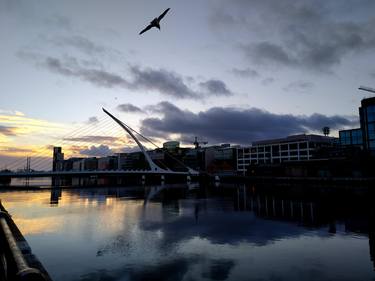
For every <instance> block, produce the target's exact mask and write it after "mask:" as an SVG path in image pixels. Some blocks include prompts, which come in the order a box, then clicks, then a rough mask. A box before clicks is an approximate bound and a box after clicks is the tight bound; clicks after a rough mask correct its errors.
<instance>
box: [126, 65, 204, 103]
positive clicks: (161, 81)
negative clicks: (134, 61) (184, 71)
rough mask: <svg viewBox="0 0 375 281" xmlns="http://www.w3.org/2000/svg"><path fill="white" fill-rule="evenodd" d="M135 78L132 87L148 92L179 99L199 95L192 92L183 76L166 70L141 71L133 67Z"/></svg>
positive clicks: (132, 71) (148, 69) (149, 69)
mask: <svg viewBox="0 0 375 281" xmlns="http://www.w3.org/2000/svg"><path fill="white" fill-rule="evenodd" d="M131 73H132V75H133V77H134V80H133V82H132V85H131V86H132V87H134V88H136V89H143V90H148V91H158V92H161V93H163V94H165V95H168V96H173V97H177V98H194V97H197V96H198V94H197V93H196V92H195V91H194V90H192V89H191V88H190V87H189V86H188V85H187V84H186V83H185V82H184V79H183V77H182V76H181V75H179V74H177V73H175V72H172V71H167V70H165V69H151V68H146V69H141V68H139V67H138V66H133V67H131Z"/></svg>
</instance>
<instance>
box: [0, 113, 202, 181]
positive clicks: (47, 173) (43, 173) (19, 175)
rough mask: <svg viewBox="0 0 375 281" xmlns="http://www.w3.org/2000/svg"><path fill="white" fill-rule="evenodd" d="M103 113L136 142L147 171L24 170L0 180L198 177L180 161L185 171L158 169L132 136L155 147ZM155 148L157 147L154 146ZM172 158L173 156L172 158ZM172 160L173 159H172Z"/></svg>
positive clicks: (3, 176) (6, 175) (7, 174)
mask: <svg viewBox="0 0 375 281" xmlns="http://www.w3.org/2000/svg"><path fill="white" fill-rule="evenodd" d="M103 111H104V112H105V113H106V114H107V115H108V116H109V117H111V118H112V119H113V120H114V121H115V122H116V123H117V124H118V125H120V127H121V128H123V129H124V130H125V131H126V132H127V133H128V134H129V135H130V136H131V137H132V138H133V140H134V141H135V142H136V144H137V145H138V147H139V148H140V150H141V152H142V153H143V155H144V157H145V160H146V162H147V164H148V165H149V167H150V169H148V170H139V169H137V170H136V169H128V170H69V171H32V170H25V171H19V172H1V173H0V178H9V177H10V178H32V177H33V178H35V177H64V176H77V177H79V176H99V175H107V176H109V175H116V176H125V175H147V174H153V175H186V176H188V175H199V172H198V171H196V170H193V169H191V168H190V167H188V166H186V165H185V164H184V163H182V162H181V161H180V160H178V159H176V158H175V160H176V161H177V162H179V163H180V164H181V165H182V166H183V167H185V168H186V171H172V170H170V169H169V168H161V167H159V166H158V165H157V164H156V163H155V162H154V161H153V160H152V159H151V157H150V155H149V154H148V153H147V151H146V149H145V148H144V146H143V145H142V144H141V142H140V141H139V140H138V139H137V138H136V136H135V135H134V134H133V132H134V133H137V134H138V135H140V136H141V137H142V138H143V139H145V140H147V141H148V142H150V143H152V144H153V145H155V144H154V143H153V142H152V141H151V140H149V139H148V138H146V137H144V136H143V135H141V134H140V133H138V132H136V131H135V130H133V129H132V128H131V127H129V126H128V125H126V124H125V123H123V122H122V121H121V120H119V119H118V118H116V117H115V116H113V115H112V114H111V113H109V112H108V111H107V110H105V109H104V108H103ZM155 146H156V145H155ZM156 147H157V146H156ZM172 157H173V156H172ZM173 158H174V157H173Z"/></svg>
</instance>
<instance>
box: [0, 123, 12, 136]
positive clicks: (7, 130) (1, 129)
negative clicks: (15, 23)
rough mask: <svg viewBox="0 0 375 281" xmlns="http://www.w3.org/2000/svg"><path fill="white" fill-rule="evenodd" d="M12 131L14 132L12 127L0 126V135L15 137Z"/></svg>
mask: <svg viewBox="0 0 375 281" xmlns="http://www.w3.org/2000/svg"><path fill="white" fill-rule="evenodd" d="M14 130H15V128H14V127H8V126H2V125H0V134H3V135H5V136H15V135H16V133H15V131H14Z"/></svg>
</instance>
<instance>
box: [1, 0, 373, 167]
mask: <svg viewBox="0 0 375 281" xmlns="http://www.w3.org/2000/svg"><path fill="white" fill-rule="evenodd" d="M166 8H170V11H169V12H168V13H167V15H166V16H165V17H164V19H163V20H162V22H161V30H160V31H159V30H157V29H155V28H153V29H151V30H149V31H147V32H146V33H144V34H143V35H139V34H138V33H139V32H140V31H141V30H142V29H143V28H144V27H145V26H147V24H148V23H149V22H150V21H151V20H152V19H153V18H155V17H157V16H158V15H160V14H161V13H162V12H163V11H164V10H165V9H166ZM374 10H375V2H374V1H373V0H330V1H326V0H325V1H322V0H314V1H312V0H283V1H279V0H231V1H225V0H205V1H202V0H191V1H168V0H154V1H147V0H137V1H130V0H121V1H120V0H107V1H101V0H74V1H73V0H64V1H51V0H48V1H47V0H38V1H37V0H0V42H1V45H0V61H1V68H0V168H2V167H3V166H5V165H6V164H4V163H10V162H9V161H10V159H11V160H12V161H13V160H14V159H17V157H21V158H24V157H25V155H26V154H30V155H31V154H33V153H39V154H40V155H46V156H48V155H50V153H51V147H52V146H53V145H63V148H65V151H66V152H67V154H70V155H98V154H100V153H101V154H108V153H111V152H119V151H126V150H127V149H132V147H133V146H134V143H133V142H132V141H131V140H130V139H129V138H128V137H127V136H126V135H125V134H124V133H123V132H122V131H121V129H120V128H119V127H116V124H113V122H112V121H111V120H108V117H107V116H105V115H104V113H103V112H102V110H101V108H102V107H104V108H106V109H107V110H109V111H110V112H112V113H113V114H114V115H115V116H117V117H119V118H120V119H121V120H123V121H124V122H125V123H127V124H129V125H130V126H132V127H133V128H135V129H137V130H139V131H140V132H141V133H143V134H144V135H146V136H148V137H151V138H153V139H154V140H156V141H157V142H158V143H161V142H163V141H165V140H180V141H181V142H182V143H183V144H185V145H188V144H191V142H192V141H193V140H194V137H195V136H198V138H200V139H202V140H206V141H208V142H209V144H218V143H224V142H225V143H228V142H229V143H233V144H241V145H250V144H251V142H252V141H255V140H261V139H268V138H276V137H284V136H287V135H291V134H299V133H318V134H321V128H322V127H324V126H329V127H330V128H331V132H332V135H333V136H337V131H338V130H340V129H345V128H353V127H357V126H358V123H359V120H358V107H359V105H360V101H361V99H362V98H364V97H367V96H369V93H366V92H363V91H359V90H358V87H359V86H361V85H365V86H370V87H371V86H372V87H374V86H375V82H374V80H375V64H374V50H375V29H374V28H373V26H374V24H375V16H374V13H373V11H374ZM111 122H112V123H111ZM68 152H69V153H68ZM7 161H8V162H7Z"/></svg>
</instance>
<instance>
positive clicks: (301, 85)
mask: <svg viewBox="0 0 375 281" xmlns="http://www.w3.org/2000/svg"><path fill="white" fill-rule="evenodd" d="M313 87H314V84H313V83H312V82H309V81H293V82H291V83H289V84H288V85H286V86H285V87H284V88H283V90H284V91H287V92H307V91H309V90H311V89H312V88H313Z"/></svg>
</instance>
